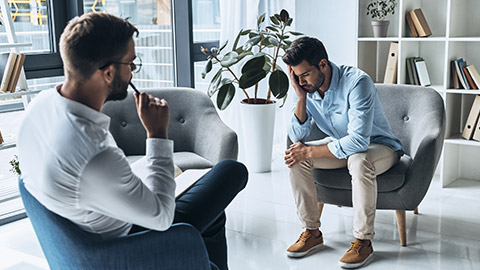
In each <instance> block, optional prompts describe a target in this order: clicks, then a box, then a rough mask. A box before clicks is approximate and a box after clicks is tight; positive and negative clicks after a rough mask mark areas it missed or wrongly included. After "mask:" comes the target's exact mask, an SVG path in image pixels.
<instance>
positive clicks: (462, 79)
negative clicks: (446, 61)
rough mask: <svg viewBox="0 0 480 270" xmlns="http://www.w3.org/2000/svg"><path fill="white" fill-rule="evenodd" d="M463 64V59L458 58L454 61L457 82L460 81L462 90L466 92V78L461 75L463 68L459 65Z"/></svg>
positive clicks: (467, 87)
mask: <svg viewBox="0 0 480 270" xmlns="http://www.w3.org/2000/svg"><path fill="white" fill-rule="evenodd" d="M463 62H464V61H463V58H458V59H457V60H455V69H456V70H457V76H458V80H459V81H460V84H461V85H462V87H463V89H467V90H468V89H469V86H468V83H467V78H466V77H465V74H463V67H462V66H461V63H463Z"/></svg>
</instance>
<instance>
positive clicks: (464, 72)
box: [450, 58, 480, 90]
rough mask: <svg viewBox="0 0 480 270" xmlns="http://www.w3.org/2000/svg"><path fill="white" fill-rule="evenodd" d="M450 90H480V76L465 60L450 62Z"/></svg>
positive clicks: (459, 59)
mask: <svg viewBox="0 0 480 270" xmlns="http://www.w3.org/2000/svg"><path fill="white" fill-rule="evenodd" d="M450 88H453V89H467V90H470V89H472V90H476V89H479V88H480V74H479V73H478V71H477V69H476V68H475V66H474V65H468V64H467V61H465V60H463V58H458V59H456V60H451V61H450Z"/></svg>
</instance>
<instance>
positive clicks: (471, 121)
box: [462, 95, 480, 140]
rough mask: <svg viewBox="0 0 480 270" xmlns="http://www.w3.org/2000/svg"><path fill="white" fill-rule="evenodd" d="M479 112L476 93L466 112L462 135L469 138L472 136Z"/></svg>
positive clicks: (478, 101) (479, 104)
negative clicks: (467, 112)
mask: <svg viewBox="0 0 480 270" xmlns="http://www.w3.org/2000/svg"><path fill="white" fill-rule="evenodd" d="M479 114H480V96H479V95H476V96H475V100H474V101H473V104H472V108H471V109H470V113H469V114H468V118H467V122H466V123H465V128H464V129H463V132H462V137H463V138H465V139H467V140H471V139H472V137H473V132H474V130H475V127H476V126H477V122H478V116H479Z"/></svg>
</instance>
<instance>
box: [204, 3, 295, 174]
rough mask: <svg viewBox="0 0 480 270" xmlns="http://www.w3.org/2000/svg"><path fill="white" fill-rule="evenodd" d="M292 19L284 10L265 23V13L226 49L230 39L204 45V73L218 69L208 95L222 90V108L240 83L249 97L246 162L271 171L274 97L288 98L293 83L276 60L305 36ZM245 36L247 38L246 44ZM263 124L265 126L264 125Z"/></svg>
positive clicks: (219, 99)
mask: <svg viewBox="0 0 480 270" xmlns="http://www.w3.org/2000/svg"><path fill="white" fill-rule="evenodd" d="M292 21H293V19H292V18H291V17H290V15H289V14H288V12H287V11H286V10H284V9H282V10H281V11H280V13H279V14H274V15H273V16H271V17H270V24H266V23H265V14H262V15H261V16H259V17H258V19H257V24H256V28H255V29H242V30H240V31H239V33H238V34H237V36H236V38H235V41H234V42H233V45H232V47H231V49H229V50H227V49H226V46H227V42H225V43H224V44H223V45H222V46H220V48H216V47H213V48H210V49H208V48H203V47H202V48H201V50H202V52H203V53H204V54H205V55H207V63H206V66H205V70H204V71H203V73H202V78H205V76H206V74H207V73H209V72H210V71H212V69H214V68H216V70H215V71H216V73H215V75H214V76H213V77H212V79H211V81H210V85H209V87H208V90H207V94H208V96H210V97H212V96H214V94H217V95H216V104H217V107H218V108H219V109H220V110H224V109H226V108H227V107H228V105H229V104H230V103H231V102H232V100H233V97H234V96H235V93H236V92H237V89H238V88H239V89H241V91H242V92H243V94H244V95H245V99H243V100H242V101H241V105H240V111H241V114H242V116H243V118H242V120H243V121H244V123H243V126H244V127H245V128H244V129H245V132H244V133H245V136H246V138H244V140H245V141H246V143H247V144H248V145H247V146H246V147H248V151H247V153H246V155H247V166H249V170H251V171H255V172H264V171H269V170H270V165H271V157H272V141H273V127H274V122H275V102H274V101H273V100H272V98H273V97H274V98H276V99H283V100H284V101H285V99H286V97H287V91H288V88H289V85H290V83H289V81H288V76H287V74H286V72H285V71H284V70H282V68H281V67H280V66H279V65H278V62H277V61H278V59H279V57H281V56H282V54H283V52H285V50H287V49H288V48H289V47H290V44H291V43H292V41H291V40H290V39H291V38H292V37H293V36H299V35H303V34H301V33H298V32H293V31H287V27H289V26H291V24H292ZM242 39H243V40H245V39H246V41H245V42H244V43H242V42H241V40H242ZM234 66H238V67H241V70H240V71H237V70H235V69H234V68H233V67H234ZM267 78H268V87H265V88H267V89H264V90H263V91H262V92H263V93H265V94H266V95H262V96H261V97H260V96H259V91H260V90H259V88H261V87H260V85H259V83H260V82H261V81H262V80H264V79H267ZM252 89H253V92H252ZM263 128H265V129H266V130H262V129H263ZM252 129H253V130H252ZM265 147H267V148H265ZM249 156H250V157H249ZM249 159H250V161H249Z"/></svg>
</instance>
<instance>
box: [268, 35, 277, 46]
mask: <svg viewBox="0 0 480 270" xmlns="http://www.w3.org/2000/svg"><path fill="white" fill-rule="evenodd" d="M268 42H270V44H272V45H273V46H278V40H277V39H276V38H274V37H269V38H268Z"/></svg>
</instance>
